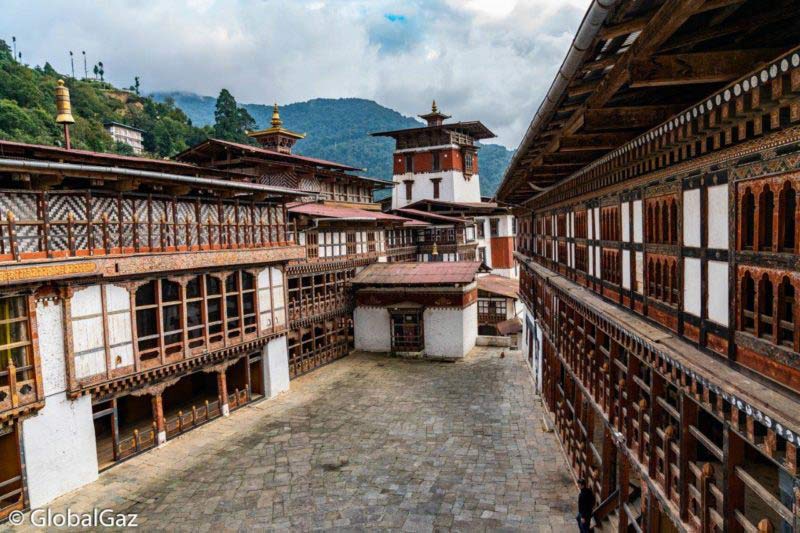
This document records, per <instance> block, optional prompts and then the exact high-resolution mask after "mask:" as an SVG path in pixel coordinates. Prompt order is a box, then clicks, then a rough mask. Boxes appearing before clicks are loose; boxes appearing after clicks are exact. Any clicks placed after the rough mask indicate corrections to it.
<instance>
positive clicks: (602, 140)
mask: <svg viewBox="0 0 800 533" xmlns="http://www.w3.org/2000/svg"><path fill="white" fill-rule="evenodd" d="M635 135H636V133H635V132H624V133H623V132H618V133H589V134H578V135H570V136H569V137H564V138H563V139H561V141H560V143H559V144H560V148H561V151H562V152H583V151H587V150H593V151H594V150H613V149H614V148H616V147H618V146H620V145H621V144H623V143H625V142H628V141H629V140H631V139H632V138H633V137H634V136H635Z"/></svg>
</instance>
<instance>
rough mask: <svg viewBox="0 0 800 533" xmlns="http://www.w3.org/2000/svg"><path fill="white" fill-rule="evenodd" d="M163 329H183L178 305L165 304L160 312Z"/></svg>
mask: <svg viewBox="0 0 800 533" xmlns="http://www.w3.org/2000/svg"><path fill="white" fill-rule="evenodd" d="M161 319H162V323H163V325H164V331H165V332H167V331H175V330H178V329H183V328H182V326H181V309H180V306H179V305H165V306H164V308H163V310H162V314H161Z"/></svg>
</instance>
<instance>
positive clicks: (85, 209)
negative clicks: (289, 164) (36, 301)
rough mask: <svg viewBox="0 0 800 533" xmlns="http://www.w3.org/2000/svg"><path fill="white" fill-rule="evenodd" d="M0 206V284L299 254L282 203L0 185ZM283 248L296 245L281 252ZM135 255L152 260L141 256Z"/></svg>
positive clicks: (201, 265) (279, 258)
mask: <svg viewBox="0 0 800 533" xmlns="http://www.w3.org/2000/svg"><path fill="white" fill-rule="evenodd" d="M0 209H2V212H3V214H2V220H0V264H6V265H7V266H8V268H7V269H4V270H5V272H3V273H2V276H0V284H3V283H4V282H5V283H12V282H14V281H18V280H24V281H30V280H33V279H36V278H44V279H49V278H52V277H65V276H67V275H87V274H97V273H101V272H105V271H113V272H115V273H125V274H137V273H140V271H142V272H148V271H154V270H156V269H163V270H172V269H175V268H177V267H178V265H180V264H182V262H184V261H188V260H190V261H191V263H192V264H191V265H189V267H190V268H191V267H203V266H220V265H223V264H226V263H228V264H235V263H237V262H239V263H245V262H247V260H248V258H249V259H250V262H253V261H252V259H255V260H256V261H264V262H268V261H270V260H281V259H293V258H295V257H296V258H300V257H302V256H303V255H304V254H303V251H302V249H301V248H299V247H296V246H294V241H293V235H294V230H293V227H292V226H291V225H290V224H289V223H287V222H286V220H287V219H286V216H285V209H284V206H283V204H270V203H256V202H245V201H237V200H215V201H213V200H208V199H200V198H190V197H176V196H156V195H147V194H133V193H118V194H113V193H109V192H105V191H92V190H88V191H56V192H50V191H19V190H0ZM287 247H292V248H293V249H294V248H298V249H297V250H293V252H291V253H287V251H286V248H287ZM187 252H193V253H192V254H187ZM232 252H233V253H232ZM236 252H242V253H236ZM253 252H257V254H256V255H255V256H253ZM143 256H158V257H159V259H158V260H157V261H152V262H149V261H142V260H141V258H142V257H143ZM239 256H241V257H239ZM187 258H190V259H187ZM16 265H20V266H23V265H24V266H25V267H29V266H31V267H33V266H34V265H35V266H36V267H37V268H36V269H27V270H23V269H17V268H14V267H15V266H16Z"/></svg>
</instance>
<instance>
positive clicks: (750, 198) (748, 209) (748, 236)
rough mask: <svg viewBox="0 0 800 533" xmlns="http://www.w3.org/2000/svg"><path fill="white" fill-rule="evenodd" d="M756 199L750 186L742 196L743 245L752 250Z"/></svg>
mask: <svg viewBox="0 0 800 533" xmlns="http://www.w3.org/2000/svg"><path fill="white" fill-rule="evenodd" d="M755 221H756V199H755V195H754V194H753V191H752V190H751V189H750V187H748V188H747V189H746V190H745V192H744V196H742V212H741V247H742V249H744V250H752V249H753V246H754V241H755V238H754V237H755Z"/></svg>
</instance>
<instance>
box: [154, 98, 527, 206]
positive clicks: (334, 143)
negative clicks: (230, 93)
mask: <svg viewBox="0 0 800 533" xmlns="http://www.w3.org/2000/svg"><path fill="white" fill-rule="evenodd" d="M153 97H154V98H155V99H157V100H160V101H167V100H173V101H174V102H175V105H176V106H178V107H180V108H181V109H182V110H183V111H184V112H185V113H186V114H187V115H188V116H189V117H190V118H191V119H192V121H193V122H194V123H195V124H197V125H204V124H213V123H214V106H215V103H216V100H215V99H214V98H212V97H210V96H200V95H197V94H193V93H181V92H171V93H155V94H153ZM242 107H244V108H245V109H246V110H247V111H248V112H249V113H250V115H251V116H252V117H253V118H254V119H255V121H256V124H258V127H260V128H263V127H267V126H268V125H269V121H270V119H271V118H272V106H271V105H262V104H242ZM280 113H281V119H283V124H284V126H286V127H287V128H289V129H292V130H294V131H298V132H300V133H306V134H307V136H306V138H305V139H303V140H301V141H299V142H298V143H297V145H296V146H295V150H294V151H295V153H299V154H303V155H308V156H313V157H320V158H323V159H330V160H333V161H341V162H343V163H347V164H349V165H353V166H356V167H360V168H365V169H367V170H366V172H365V173H366V174H367V175H370V176H373V177H377V178H382V179H386V180H391V179H392V157H391V155H392V149H393V147H394V140H393V139H390V138H385V137H371V136H370V135H369V134H370V133H371V132H375V131H386V130H396V129H403V128H413V127H419V126H420V125H421V122H419V121H417V120H416V119H414V118H411V117H406V116H403V115H401V114H400V113H398V112H397V111H394V110H392V109H389V108H387V107H384V106H382V105H380V104H378V103H376V102H374V101H372V100H365V99H362V98H339V99H328V98H315V99H313V100H309V101H308V102H300V103H294V104H288V105H285V106H281V108H280ZM466 118H468V119H471V118H474V117H466ZM512 154H513V152H512V151H510V150H508V149H506V148H505V147H503V146H500V145H496V144H484V145H482V148H481V151H480V154H479V156H480V175H481V190H482V193H483V194H484V195H485V196H491V195H492V194H494V191H495V190H496V188H497V185H498V184H499V183H500V180H501V179H502V177H503V172H505V169H506V167H507V166H508V162H509V161H510V159H511V155H512Z"/></svg>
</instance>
